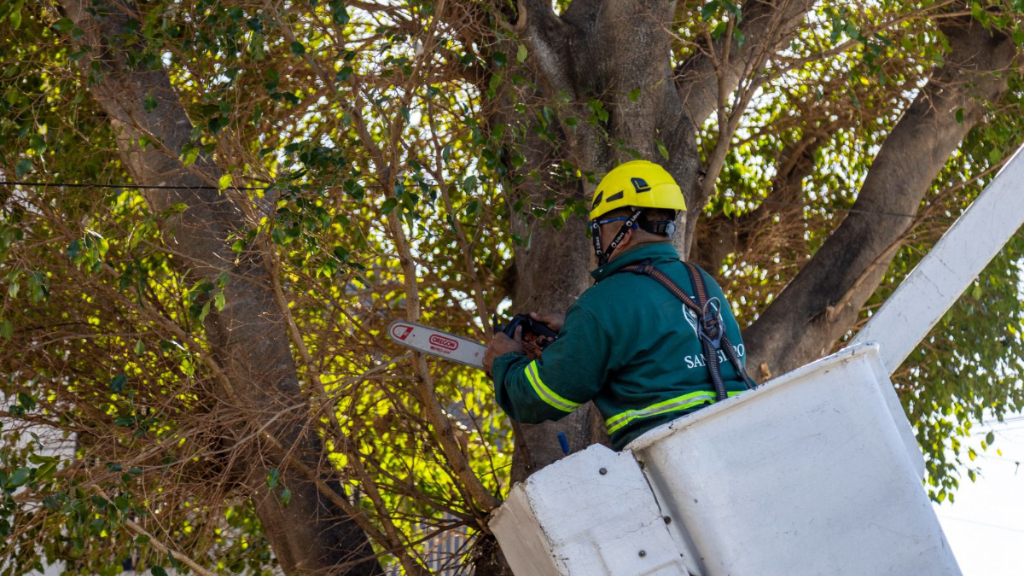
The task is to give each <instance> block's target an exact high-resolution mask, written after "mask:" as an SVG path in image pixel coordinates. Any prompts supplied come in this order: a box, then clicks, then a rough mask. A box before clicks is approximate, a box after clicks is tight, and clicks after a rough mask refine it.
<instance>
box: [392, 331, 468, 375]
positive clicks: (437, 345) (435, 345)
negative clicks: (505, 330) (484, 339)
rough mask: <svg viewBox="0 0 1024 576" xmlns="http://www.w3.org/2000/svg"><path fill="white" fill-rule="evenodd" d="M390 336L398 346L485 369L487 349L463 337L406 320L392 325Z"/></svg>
mask: <svg viewBox="0 0 1024 576" xmlns="http://www.w3.org/2000/svg"><path fill="white" fill-rule="evenodd" d="M388 336H389V337H391V339H392V340H393V341H394V342H395V343H396V344H399V345H401V346H405V347H406V348H411V349H413V350H416V351H417V352H422V353H424V354H430V355H431V356H437V357H438V358H444V359H445V360H450V361H452V362H458V363H459V364H465V365H466V366H472V367H473V368H479V369H480V370H483V369H484V352H486V351H487V347H486V346H484V345H483V344H480V343H479V342H474V341H472V340H469V339H467V338H463V337H462V336H456V335H454V334H450V333H448V332H444V331H441V330H437V329H434V328H431V327H429V326H424V325H422V324H417V323H416V322H406V321H405V320H395V321H394V322H392V323H391V325H390V326H388Z"/></svg>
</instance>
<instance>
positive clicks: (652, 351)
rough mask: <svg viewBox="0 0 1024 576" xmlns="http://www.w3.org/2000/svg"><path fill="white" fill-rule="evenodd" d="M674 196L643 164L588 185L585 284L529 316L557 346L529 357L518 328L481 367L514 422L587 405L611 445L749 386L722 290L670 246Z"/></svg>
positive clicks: (661, 174) (673, 188)
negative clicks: (563, 308) (571, 300)
mask: <svg viewBox="0 0 1024 576" xmlns="http://www.w3.org/2000/svg"><path fill="white" fill-rule="evenodd" d="M685 210H686V204H685V202H684V201H683V194H682V190H680V188H679V185H678V184H676V182H675V180H674V179H673V178H672V176H671V175H670V174H669V173H668V172H667V171H666V170H665V169H664V168H662V167H661V166H659V165H657V164H654V163H653V162H647V161H644V160H635V161H632V162H626V163H624V164H621V165H620V166H618V167H616V168H615V169H614V170H612V171H611V172H609V173H608V174H607V175H606V176H605V177H604V178H603V179H602V180H601V182H600V184H598V186H597V190H596V191H595V192H594V197H593V201H592V203H591V209H590V229H591V234H592V236H593V242H594V252H595V253H596V255H597V262H598V267H597V269H596V270H594V271H593V272H591V275H592V276H593V277H594V280H596V284H594V286H592V287H590V288H589V289H588V290H587V291H586V292H584V293H583V294H582V295H581V296H580V297H579V299H578V300H577V301H576V303H575V304H573V305H572V306H571V307H570V308H569V310H568V312H567V313H566V314H565V315H564V316H563V315H561V314H537V313H531V316H532V317H533V319H534V320H538V321H540V322H542V323H544V324H546V325H547V326H548V327H550V328H551V329H552V330H555V331H556V332H558V339H557V340H555V341H554V342H552V343H551V344H550V345H548V346H547V347H546V348H544V351H543V355H542V356H540V357H538V358H536V359H530V358H529V357H527V356H526V355H525V353H524V351H523V345H522V337H521V332H520V330H521V328H520V329H517V331H516V334H515V338H509V337H508V336H506V335H505V334H503V333H501V332H499V333H497V334H496V335H495V336H494V338H493V340H491V342H490V344H489V345H488V347H487V353H486V354H485V356H484V361H483V362H484V367H485V368H486V369H487V371H488V373H490V374H492V375H493V376H494V387H495V396H496V398H497V402H498V404H499V405H500V406H501V407H502V409H504V410H505V412H506V413H507V414H508V415H509V416H510V417H511V418H512V419H513V420H516V421H518V422H523V423H529V424H536V423H540V422H543V421H545V420H558V419H559V418H561V417H563V416H565V415H567V414H569V413H570V412H572V411H573V410H574V409H576V407H577V406H579V405H581V404H584V403H586V402H587V401H589V400H593V401H594V404H596V405H597V408H598V410H600V411H601V415H602V417H603V418H604V419H605V426H606V427H607V430H608V434H609V436H610V437H611V444H612V448H614V449H615V450H621V449H622V448H623V447H624V446H626V444H628V443H629V442H630V441H632V440H633V439H634V438H636V437H638V436H640V435H641V434H643V433H644V432H646V431H648V430H650V429H652V428H654V427H656V426H658V425H661V424H664V423H666V422H669V421H670V420H673V419H675V418H678V417H679V416H682V415H683V414H688V413H690V412H693V411H695V410H699V409H700V408H703V407H704V406H708V405H710V404H712V403H714V402H716V401H720V400H723V399H725V398H727V397H729V396H733V395H736V394H739V393H740V392H743V391H744V390H747V389H748V388H752V387H753V386H754V383H753V381H751V379H750V378H749V377H748V376H747V374H746V372H745V370H744V360H745V352H746V351H745V350H744V347H743V343H742V340H741V339H740V329H739V326H738V325H737V324H736V319H735V318H733V315H732V310H731V309H730V307H729V305H728V303H726V300H725V295H724V294H723V293H722V289H721V288H720V287H719V286H718V284H717V283H716V282H715V281H714V279H712V278H711V277H710V276H709V275H708V274H707V273H706V272H704V271H703V270H701V269H700V268H698V267H697V266H694V265H692V264H690V263H686V262H681V261H680V259H679V254H678V253H677V252H676V250H675V248H674V247H673V246H672V243H671V238H672V234H673V233H674V232H675V230H676V227H677V225H676V220H677V217H678V215H679V213H680V212H683V211H685Z"/></svg>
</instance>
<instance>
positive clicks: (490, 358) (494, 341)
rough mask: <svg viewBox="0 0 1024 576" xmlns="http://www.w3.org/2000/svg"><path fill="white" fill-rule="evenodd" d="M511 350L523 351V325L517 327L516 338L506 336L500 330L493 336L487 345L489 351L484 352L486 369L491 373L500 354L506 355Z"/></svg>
mask: <svg viewBox="0 0 1024 576" xmlns="http://www.w3.org/2000/svg"><path fill="white" fill-rule="evenodd" d="M509 352H518V353H520V354H522V353H523V327H522V326H518V327H516V332H515V338H514V339H513V338H509V337H508V336H505V333H504V332H498V333H497V334H495V335H494V338H491V343H490V344H488V345H487V352H485V353H484V369H485V370H487V373H488V374H490V373H491V368H492V367H493V366H494V359H495V358H498V357H499V356H504V355H505V354H508V353H509Z"/></svg>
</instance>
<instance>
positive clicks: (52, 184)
mask: <svg viewBox="0 0 1024 576" xmlns="http://www.w3.org/2000/svg"><path fill="white" fill-rule="evenodd" d="M0 186H26V187H33V188H106V189H125V190H220V189H221V188H218V187H217V186H171V185H146V184H91V183H86V184H81V183H72V182H22V181H16V180H0ZM435 186H436V184H435ZM271 188H273V187H272V186H252V187H238V186H228V187H227V188H225V189H226V190H270V189H271ZM730 198H734V197H731V196H730ZM734 199H735V198H734ZM748 201H749V202H752V203H758V202H759V203H762V204H775V205H779V206H796V207H801V208H810V209H812V210H824V211H826V212H849V213H851V214H857V213H859V214H878V215H880V216H897V217H899V218H917V217H918V214H909V213H903V212H886V211H884V210H863V209H860V208H834V207H827V206H814V205H812V204H801V203H800V202H783V201H780V200H768V199H763V200H754V199H751V200H748Z"/></svg>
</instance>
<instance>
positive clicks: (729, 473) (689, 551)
mask: <svg viewBox="0 0 1024 576" xmlns="http://www.w3.org/2000/svg"><path fill="white" fill-rule="evenodd" d="M627 448H628V449H630V450H632V451H633V453H634V455H635V457H636V458H637V460H638V461H639V462H640V463H641V466H642V467H643V469H644V474H645V475H646V476H647V478H648V480H649V481H650V483H651V486H652V488H653V489H654V492H655V495H656V497H657V499H658V502H659V504H660V505H661V507H662V510H663V512H664V513H665V514H667V515H669V516H670V517H671V523H670V524H669V525H668V528H669V531H670V533H671V534H672V537H673V539H674V540H675V541H676V545H677V546H678V547H679V548H680V552H684V554H683V558H684V559H685V560H686V561H687V567H688V568H689V569H690V571H691V572H694V573H696V574H700V575H701V576H746V575H750V576H754V575H762V574H786V576H804V575H806V576H811V575H822V574H829V575H835V574H851V575H852V574H857V575H860V574H871V575H872V576H882V575H892V576H896V575H899V576H907V575H921V576H926V575H927V576H945V575H959V574H960V569H959V567H958V566H957V563H956V560H955V558H954V557H953V554H952V552H951V551H950V549H949V544H948V543H947V542H946V539H945V536H944V535H943V533H942V529H941V527H940V526H939V522H938V519H937V518H936V516H935V513H934V511H933V510H932V506H931V503H930V502H929V500H928V498H927V496H926V494H925V491H924V489H923V488H922V485H921V480H922V475H923V470H924V466H923V460H922V457H921V452H920V449H919V448H918V446H917V444H916V442H915V440H914V436H913V430H912V428H911V426H910V423H909V422H908V421H907V418H906V415H905V414H904V413H903V409H902V407H901V406H900V404H899V400H898V398H897V397H896V393H895V391H894V390H893V387H892V383H891V381H890V380H889V377H888V373H887V372H886V370H885V368H884V367H883V366H882V364H881V361H880V360H879V357H878V347H877V345H875V344H865V345H862V346H857V347H854V348H850V349H847V350H843V351H841V352H839V353H837V354H834V355H832V356H829V357H828V358H824V359H822V360H819V361H817V362H814V363H812V364H809V365H807V366H804V367H802V368H799V369H797V370H795V371H793V372H790V373H789V374H786V375H783V376H781V377H779V378H777V379H776V380H773V381H771V382H769V383H768V384H766V385H765V386H763V387H761V388H759V389H757V390H754V391H751V392H747V393H744V394H741V395H739V396H736V397H734V398H731V399H729V400H726V401H724V402H721V403H719V404H716V405H714V406H711V407H708V408H705V409H704V410H700V411H698V412H695V413H693V414H691V415H688V416H685V417H683V418H680V419H678V420H675V421H674V422H671V423H669V424H666V425H664V426H661V427H659V428H656V429H654V430H651V431H650V432H648V433H647V434H645V435H643V436H641V437H640V438H638V439H636V440H635V441H633V442H632V443H631V444H630V445H629V446H628V447H627Z"/></svg>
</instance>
